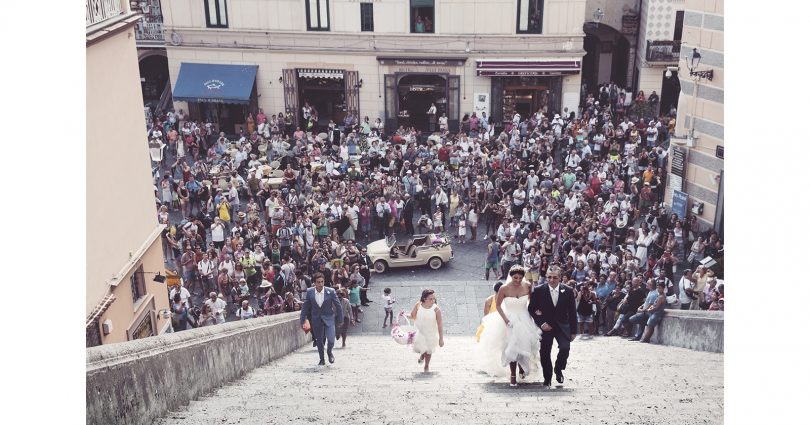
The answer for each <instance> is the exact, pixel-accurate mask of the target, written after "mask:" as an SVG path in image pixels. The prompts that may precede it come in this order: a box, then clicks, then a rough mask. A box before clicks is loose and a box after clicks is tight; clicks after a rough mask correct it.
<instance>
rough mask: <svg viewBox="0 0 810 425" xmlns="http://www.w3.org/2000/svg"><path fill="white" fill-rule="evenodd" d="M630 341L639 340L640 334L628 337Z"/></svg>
mask: <svg viewBox="0 0 810 425" xmlns="http://www.w3.org/2000/svg"><path fill="white" fill-rule="evenodd" d="M630 341H641V337H640V336H634V337H632V338H630Z"/></svg>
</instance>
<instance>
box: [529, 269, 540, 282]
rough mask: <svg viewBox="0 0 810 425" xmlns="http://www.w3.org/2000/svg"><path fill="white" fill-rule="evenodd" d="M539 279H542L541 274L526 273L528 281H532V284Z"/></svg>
mask: <svg viewBox="0 0 810 425" xmlns="http://www.w3.org/2000/svg"><path fill="white" fill-rule="evenodd" d="M539 278H540V273H537V272H530V271H527V272H526V279H527V280H531V281H532V282H537V281H538V279H539Z"/></svg>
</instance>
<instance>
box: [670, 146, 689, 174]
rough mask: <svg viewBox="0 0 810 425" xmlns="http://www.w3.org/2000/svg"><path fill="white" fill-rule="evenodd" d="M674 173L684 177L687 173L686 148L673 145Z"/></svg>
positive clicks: (672, 170)
mask: <svg viewBox="0 0 810 425" xmlns="http://www.w3.org/2000/svg"><path fill="white" fill-rule="evenodd" d="M671 172H672V174H674V175H676V176H679V177H684V175H685V173H686V150H685V149H684V148H682V147H680V146H673V147H672V168H671Z"/></svg>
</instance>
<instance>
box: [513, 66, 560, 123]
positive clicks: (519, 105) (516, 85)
mask: <svg viewBox="0 0 810 425" xmlns="http://www.w3.org/2000/svg"><path fill="white" fill-rule="evenodd" d="M550 100H551V99H550V95H549V84H548V82H547V79H546V78H544V77H507V78H504V81H503V119H504V121H511V120H512V117H513V116H514V115H515V113H518V114H520V117H521V118H527V117H528V116H529V115H531V114H533V113H535V112H537V110H542V111H543V112H548V109H549V108H550V107H551V105H550Z"/></svg>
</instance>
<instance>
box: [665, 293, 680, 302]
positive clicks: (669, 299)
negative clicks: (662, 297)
mask: <svg viewBox="0 0 810 425" xmlns="http://www.w3.org/2000/svg"><path fill="white" fill-rule="evenodd" d="M677 303H678V295H677V294H672V295H667V304H670V305H674V304H677Z"/></svg>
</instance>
